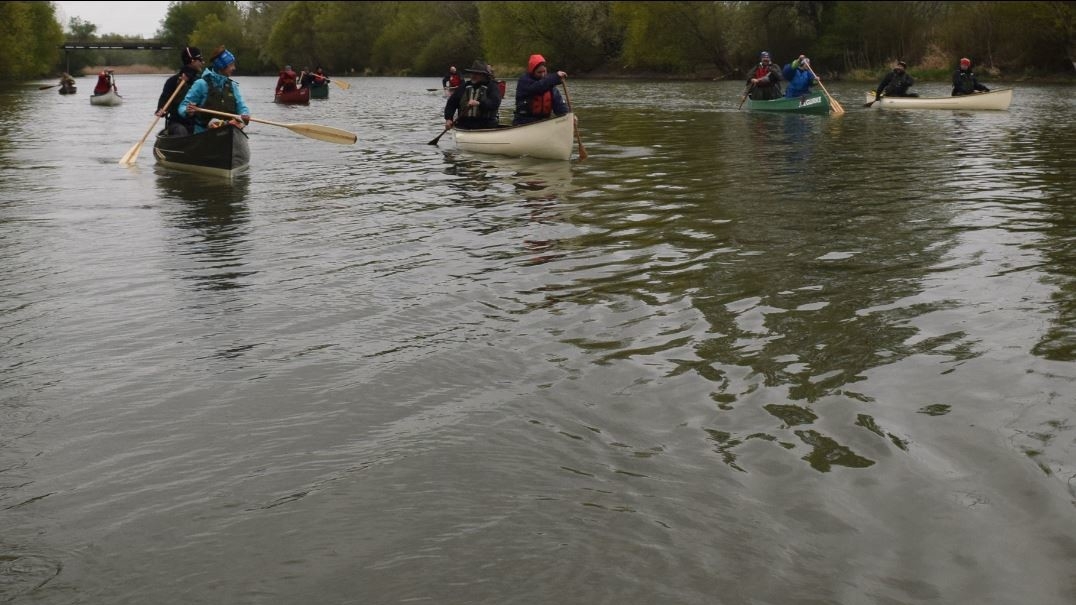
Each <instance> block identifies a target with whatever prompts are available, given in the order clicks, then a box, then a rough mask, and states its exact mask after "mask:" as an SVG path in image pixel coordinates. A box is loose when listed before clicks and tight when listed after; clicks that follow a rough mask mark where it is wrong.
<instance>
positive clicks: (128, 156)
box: [119, 78, 187, 166]
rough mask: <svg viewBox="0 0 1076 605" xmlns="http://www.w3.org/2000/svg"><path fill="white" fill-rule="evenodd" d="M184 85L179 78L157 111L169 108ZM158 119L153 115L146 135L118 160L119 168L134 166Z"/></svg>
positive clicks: (157, 116) (183, 81) (159, 117)
mask: <svg viewBox="0 0 1076 605" xmlns="http://www.w3.org/2000/svg"><path fill="white" fill-rule="evenodd" d="M186 84H187V81H186V80H184V79H183V78H180V79H179V84H178V85H177V86H176V89H175V90H173V91H172V96H170V97H168V100H167V101H165V103H164V107H161V108H160V109H158V110H157V111H160V110H161V109H165V108H166V107H170V106H171V105H172V101H174V100H175V98H176V95H178V94H179V91H180V90H183V86H184V85H186ZM160 119H161V116H159V115H156V114H154V116H153V121H152V122H150V123H149V128H147V129H146V134H144V135H142V138H141V140H139V141H138V142H137V143H135V144H134V147H131V148H130V149H128V150H127V153H125V154H123V157H122V158H120V161H119V164H120V166H134V164H135V162H137V161H138V153H139V152H140V151H142V144H143V143H145V142H146V138H148V137H149V133H151V132H153V127H154V126H156V125H157V121H158V120H160Z"/></svg>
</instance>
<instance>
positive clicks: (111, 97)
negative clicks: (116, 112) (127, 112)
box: [90, 90, 123, 105]
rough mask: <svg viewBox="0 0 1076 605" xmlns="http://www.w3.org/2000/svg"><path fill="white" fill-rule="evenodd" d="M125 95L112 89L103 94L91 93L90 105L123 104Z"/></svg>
mask: <svg viewBox="0 0 1076 605" xmlns="http://www.w3.org/2000/svg"><path fill="white" fill-rule="evenodd" d="M122 104H123V97H121V96H120V95H119V94H118V93H117V92H116V91H114V90H110V91H108V92H106V93H104V94H101V95H90V105H122Z"/></svg>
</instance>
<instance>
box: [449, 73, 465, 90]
mask: <svg viewBox="0 0 1076 605" xmlns="http://www.w3.org/2000/svg"><path fill="white" fill-rule="evenodd" d="M460 82H463V79H462V78H460V75H459V74H452V75H451V76H449V77H448V85H449V86H450V87H451V88H456V87H457V86H459V85H460Z"/></svg>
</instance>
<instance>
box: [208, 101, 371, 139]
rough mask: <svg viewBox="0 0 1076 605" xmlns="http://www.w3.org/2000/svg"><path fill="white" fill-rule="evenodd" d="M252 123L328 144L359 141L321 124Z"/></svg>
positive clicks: (240, 117)
mask: <svg viewBox="0 0 1076 605" xmlns="http://www.w3.org/2000/svg"><path fill="white" fill-rule="evenodd" d="M191 109H193V110H194V111H200V112H202V113H208V114H213V115H215V116H222V117H225V118H232V119H233V120H242V119H243V116H239V115H236V114H234V113H224V112H223V111H214V110H212V109H202V108H201V107H192V108H191ZM188 111H189V110H188ZM250 121H251V122H257V123H259V124H268V125H270V126H280V127H282V128H287V129H288V130H290V131H292V132H294V133H296V134H301V135H303V136H304V137H310V138H311V139H317V140H319V141H325V142H327V143H336V144H337V145H353V144H354V143H355V141H358V140H359V137H358V136H356V135H355V133H353V132H348V131H346V130H340V129H339V128H333V127H332V126H322V125H320V124H281V123H280V122H270V121H269V120H259V119H258V118H250Z"/></svg>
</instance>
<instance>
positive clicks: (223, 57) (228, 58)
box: [213, 50, 235, 70]
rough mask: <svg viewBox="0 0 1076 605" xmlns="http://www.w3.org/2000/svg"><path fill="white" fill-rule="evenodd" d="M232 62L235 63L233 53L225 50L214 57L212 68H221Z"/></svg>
mask: <svg viewBox="0 0 1076 605" xmlns="http://www.w3.org/2000/svg"><path fill="white" fill-rule="evenodd" d="M232 63H235V55H233V54H232V53H231V52H230V51H227V50H226V51H224V52H222V53H220V54H219V55H217V57H216V58H215V59H213V69H216V70H221V69H224V68H225V67H228V66H229V65H231V64H232Z"/></svg>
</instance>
